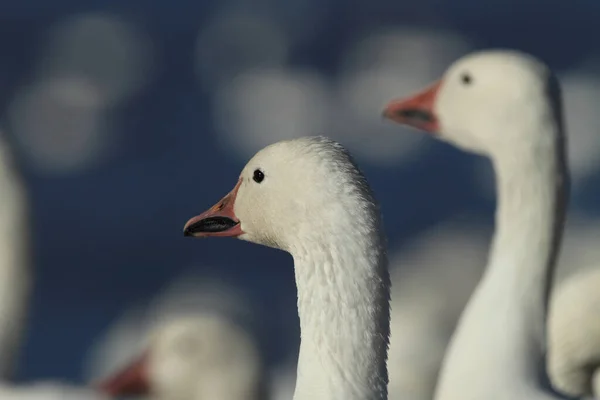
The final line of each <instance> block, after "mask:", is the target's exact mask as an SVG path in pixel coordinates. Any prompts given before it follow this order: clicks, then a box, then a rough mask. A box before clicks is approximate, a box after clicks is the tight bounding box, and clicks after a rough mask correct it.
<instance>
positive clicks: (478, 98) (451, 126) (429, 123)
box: [383, 50, 560, 158]
mask: <svg viewBox="0 0 600 400" xmlns="http://www.w3.org/2000/svg"><path fill="white" fill-rule="evenodd" d="M556 101H560V100H559V94H558V85H557V82H556V79H555V78H554V76H553V75H552V74H551V72H550V70H549V69H548V68H547V67H546V66H545V65H544V64H543V63H541V62H540V61H538V60H536V59H535V58H533V57H531V56H529V55H526V54H523V53H519V52H516V51H503V50H495V51H482V52H477V53H473V54H470V55H467V56H465V57H463V58H461V59H459V60H457V61H456V62H455V63H454V64H452V65H451V66H450V67H449V68H448V70H447V71H446V73H445V74H444V76H443V77H442V79H440V80H439V81H437V82H435V83H434V84H432V85H430V86H429V87H427V88H426V89H425V90H423V91H421V92H419V93H417V94H415V95H413V96H411V97H408V98H405V99H400V100H394V101H392V102H390V103H389V104H388V105H387V107H386V108H385V110H384V112H383V115H384V116H385V117H386V118H388V119H391V120H393V121H395V122H398V123H401V124H404V125H408V126H411V127H414V128H417V129H420V130H424V131H427V132H430V133H433V134H436V135H437V136H438V137H439V138H440V139H442V140H445V141H448V142H450V143H452V144H454V145H456V146H457V147H460V148H462V149H464V150H467V151H470V152H473V153H477V154H481V155H486V156H490V157H492V158H494V157H496V156H501V155H507V154H510V153H511V152H514V151H515V150H518V148H531V147H533V148H535V147H536V146H537V145H539V143H540V142H544V141H548V140H554V139H556V135H553V134H552V132H554V131H555V130H552V129H543V127H539V125H540V121H549V122H551V121H555V120H556V118H557V115H556V110H557V109H558V108H557V107H555V106H556V105H555V104H553V102H556ZM549 128H551V127H549ZM553 136H554V137H553Z"/></svg>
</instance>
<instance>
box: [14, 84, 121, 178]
mask: <svg viewBox="0 0 600 400" xmlns="http://www.w3.org/2000/svg"><path fill="white" fill-rule="evenodd" d="M96 88H97V86H96V85H91V84H90V82H89V81H88V80H87V79H86V78H83V77H81V76H75V75H73V76H64V77H62V78H56V79H50V80H44V81H39V82H35V83H33V84H32V85H30V86H27V87H24V88H23V89H22V90H21V91H20V92H19V93H18V94H17V97H16V98H15V99H14V100H13V102H12V103H11V104H10V108H9V113H8V121H9V124H10V128H11V130H12V131H13V134H14V136H15V138H16V140H17V141H18V142H19V145H20V147H21V148H22V150H23V152H24V153H25V156H26V158H27V160H28V161H29V162H30V163H31V164H32V165H33V166H34V167H36V168H38V169H39V170H41V171H43V172H46V173H55V174H58V173H68V172H72V171H74V170H79V169H84V168H86V167H89V166H91V165H93V164H95V163H96V162H98V161H100V160H101V159H102V158H103V157H105V156H107V155H108V152H109V150H110V144H111V143H110V140H109V139H110V137H109V136H108V135H107V132H106V130H105V126H104V125H105V124H106V121H105V120H104V119H103V115H102V113H101V109H100V107H101V104H102V99H101V98H102V95H101V94H100V93H98V91H97V90H96Z"/></svg>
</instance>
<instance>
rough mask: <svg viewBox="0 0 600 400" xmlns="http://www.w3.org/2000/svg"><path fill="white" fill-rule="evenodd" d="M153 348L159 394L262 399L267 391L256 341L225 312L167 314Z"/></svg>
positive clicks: (179, 398) (152, 376)
mask: <svg viewBox="0 0 600 400" xmlns="http://www.w3.org/2000/svg"><path fill="white" fill-rule="evenodd" d="M148 351H149V353H148V378H149V381H150V382H151V385H152V391H153V394H155V395H156V397H157V398H159V399H165V400H167V399H173V400H188V399H189V400H211V399H231V400H259V399H261V398H262V397H261V396H262V395H263V393H264V388H265V386H264V385H265V381H264V378H265V377H264V369H263V364H262V358H261V356H260V354H259V349H258V347H257V346H256V343H255V342H254V340H253V338H252V337H251V336H249V335H248V332H247V331H245V330H244V329H243V328H241V327H240V326H237V325H236V324H234V323H233V322H232V321H231V320H229V319H228V318H226V317H224V315H222V314H218V313H194V314H189V315H187V316H186V315H184V314H180V315H177V316H172V317H171V318H168V319H164V320H162V321H161V322H160V323H159V324H158V325H156V326H155V327H153V329H152V332H151V337H150V340H149V342H148Z"/></svg>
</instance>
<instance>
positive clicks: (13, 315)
mask: <svg viewBox="0 0 600 400" xmlns="http://www.w3.org/2000/svg"><path fill="white" fill-rule="evenodd" d="M0 200H1V201H0V220H1V221H2V224H0V379H1V380H10V379H11V378H12V374H13V372H14V369H15V364H16V358H17V356H18V350H19V349H20V347H21V340H22V336H23V332H24V328H25V320H26V317H27V307H28V305H29V301H28V300H29V293H30V289H31V271H30V263H29V257H28V253H29V240H28V237H27V235H28V232H27V229H28V225H29V221H28V217H29V207H28V204H27V197H26V193H25V191H24V190H23V187H22V184H21V180H20V177H19V176H18V173H17V172H16V171H15V170H14V168H13V165H12V159H11V154H10V151H9V148H8V147H7V146H6V144H5V143H4V142H3V141H1V140H0Z"/></svg>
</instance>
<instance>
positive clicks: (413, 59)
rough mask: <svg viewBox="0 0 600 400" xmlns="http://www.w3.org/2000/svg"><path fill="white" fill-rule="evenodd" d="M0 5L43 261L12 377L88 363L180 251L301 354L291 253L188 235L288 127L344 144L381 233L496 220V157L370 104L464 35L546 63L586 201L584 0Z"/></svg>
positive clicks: (1, 66)
mask: <svg viewBox="0 0 600 400" xmlns="http://www.w3.org/2000/svg"><path fill="white" fill-rule="evenodd" d="M0 15H1V21H0V54H1V55H2V58H1V62H0V101H1V106H2V109H1V111H2V120H1V122H0V130H1V131H2V135H3V137H4V138H5V140H6V141H7V142H9V143H10V144H11V147H12V151H13V153H14V158H15V160H16V163H17V165H18V167H19V170H20V173H21V174H22V176H23V179H24V186H25V188H26V190H27V193H28V195H29V199H30V207H31V210H30V211H31V217H30V221H29V222H28V223H29V229H30V235H31V240H32V244H31V246H32V247H31V248H32V254H33V270H34V282H35V284H34V290H33V292H32V295H33V298H32V303H31V307H30V313H29V318H28V326H27V331H26V334H25V335H26V339H25V342H24V347H23V351H22V353H21V355H20V357H19V369H18V380H19V381H30V380H33V379H40V378H44V379H45V378H59V379H65V380H68V381H73V382H83V381H84V380H87V379H89V376H87V375H86V372H85V371H86V370H85V362H86V361H85V360H86V357H87V354H88V353H89V351H90V348H91V347H92V346H93V345H94V344H95V343H96V341H97V340H98V339H99V338H101V337H102V335H104V333H105V332H106V331H107V330H108V329H109V328H110V326H111V324H113V323H114V322H115V321H116V319H117V318H119V317H120V316H121V315H122V313H123V312H124V310H126V309H128V308H129V307H130V306H131V305H132V304H144V303H145V302H146V301H148V299H151V298H153V297H154V296H156V295H157V293H159V292H160V291H161V290H163V289H164V288H165V285H167V283H168V282H171V281H172V280H173V279H175V278H176V277H178V276H181V274H183V273H187V272H197V273H203V274H207V275H208V276H211V277H218V278H219V279H221V280H222V281H224V282H227V284H229V285H232V286H234V287H237V288H238V290H240V291H243V293H244V296H246V298H247V299H249V300H248V301H252V302H253V303H252V304H254V306H253V307H254V308H253V312H252V314H253V316H254V318H255V319H256V320H258V321H260V322H259V323H255V325H258V326H259V327H260V330H261V332H262V333H261V335H260V337H261V340H262V341H263V346H264V348H265V351H266V353H265V354H266V357H267V361H268V362H269V363H270V364H273V365H276V364H277V363H279V362H282V360H285V359H287V358H288V357H290V354H294V353H295V352H296V351H297V345H298V339H299V338H298V336H299V329H298V326H297V324H298V321H297V315H296V311H295V310H296V309H295V302H296V289H295V285H294V278H293V268H292V260H291V257H290V256H288V255H287V254H285V253H283V252H278V251H275V250H272V249H267V248H262V247H259V246H256V245H252V244H249V243H244V242H241V241H234V240H216V239H215V240H212V239H211V240H205V241H199V240H191V239H185V238H184V237H183V235H182V228H183V225H184V223H185V222H186V221H187V220H188V218H190V217H192V216H194V215H196V214H198V213H199V212H201V211H203V210H204V209H206V208H207V207H209V206H211V205H212V204H213V203H214V202H215V201H217V200H218V199H219V198H220V197H221V196H222V195H224V194H225V193H227V192H228V191H229V190H230V189H231V188H232V187H233V185H234V184H235V182H236V180H237V176H238V173H239V171H240V170H241V168H242V167H243V165H244V164H245V162H246V161H247V160H248V159H249V158H250V157H251V156H252V155H253V154H254V152H255V151H257V150H259V149H260V148H262V147H263V146H265V145H267V144H270V143H272V142H275V141H278V140H281V139H286V138H291V137H296V136H304V135H314V134H326V135H328V136H331V137H333V138H335V139H337V140H339V141H341V142H342V143H343V144H345V145H346V146H347V147H349V148H350V150H351V151H352V152H353V153H354V154H355V155H356V157H357V159H358V161H359V163H360V165H361V166H362V167H363V169H364V171H365V173H366V174H367V176H368V178H369V180H370V182H371V184H372V186H373V188H374V190H375V192H376V194H377V196H378V198H379V200H380V202H381V203H382V206H383V211H384V217H385V224H386V229H387V232H388V235H389V238H390V246H391V247H392V249H393V251H402V249H403V248H404V246H405V245H406V243H409V242H410V241H411V240H412V238H414V237H416V236H417V235H419V234H421V233H423V232H426V231H428V230H430V229H432V227H435V226H437V224H439V223H440V221H445V220H448V219H452V218H455V217H456V216H457V215H458V216H460V215H465V213H466V214H468V215H469V218H472V219H474V220H477V221H481V224H483V226H485V227H486V228H484V229H487V230H488V231H489V230H490V229H491V228H490V225H489V224H490V223H491V221H492V210H493V206H494V202H493V199H494V196H493V182H492V175H491V172H490V168H489V165H488V164H487V163H486V162H485V161H483V160H480V159H479V158H477V157H474V156H468V155H466V154H464V153H461V152H459V151H457V150H455V149H453V148H450V147H449V146H447V145H445V144H442V143H438V142H435V141H434V140H432V139H430V138H427V137H424V136H423V135H422V134H420V133H417V132H413V131H408V130H405V129H403V128H400V127H398V126H392V125H391V124H389V123H386V122H384V121H383V120H382V119H381V118H380V112H381V109H382V106H383V105H384V104H385V103H386V101H388V100H390V99H392V98H394V97H399V96H403V95H405V94H408V93H409V92H411V91H413V90H416V89H419V88H420V87H422V86H423V85H425V84H427V83H428V82H429V81H431V80H433V79H435V78H437V77H438V76H439V74H441V73H442V72H443V71H444V69H445V68H446V67H447V66H448V64H449V63H451V62H452V61H453V60H455V59H456V58H458V57H460V56H462V55H464V54H465V53H467V52H470V51H473V50H476V49H481V48H488V47H512V48H516V49H521V50H524V51H527V52H530V53H532V54H534V55H536V56H538V57H541V58H542V59H543V60H545V61H546V62H547V63H549V64H550V66H551V67H553V68H554V69H555V70H556V71H557V73H558V74H559V77H560V78H561V81H562V83H563V89H564V96H565V98H566V108H567V111H566V112H567V126H568V129H569V135H570V137H569V139H570V149H569V151H570V154H571V165H572V168H573V175H574V182H573V183H574V187H573V193H572V207H571V208H572V210H573V211H572V212H573V213H574V214H577V215H578V216H580V217H581V220H582V221H592V220H593V219H594V218H595V216H596V215H597V214H598V211H599V210H600V207H598V206H597V204H598V199H599V190H598V187H599V186H598V185H597V183H598V182H599V181H600V173H599V172H600V140H599V138H598V130H599V128H600V114H599V113H598V104H600V69H599V66H600V42H598V40H596V38H598V37H600V24H598V21H599V20H600V3H598V2H596V1H593V0H580V1H570V2H565V1H560V0H552V1H551V0H544V1H541V0H529V1H526V0H519V1H517V0H489V1H485V2H484V1H475V0H452V1H450V0H421V1H418V2H405V1H391V0H371V1H351V2H347V1H346V2H343V1H340V0H304V1H299V0H260V1H244V0H223V1H171V2H166V1H153V2H142V1H127V2H124V1H106V0H86V1H80V0H79V1H71V0H54V1H52V2H42V1H38V0H35V1H34V0H28V1H22V2H16V1H15V2H4V3H2V4H0ZM457 251H460V250H457Z"/></svg>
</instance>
